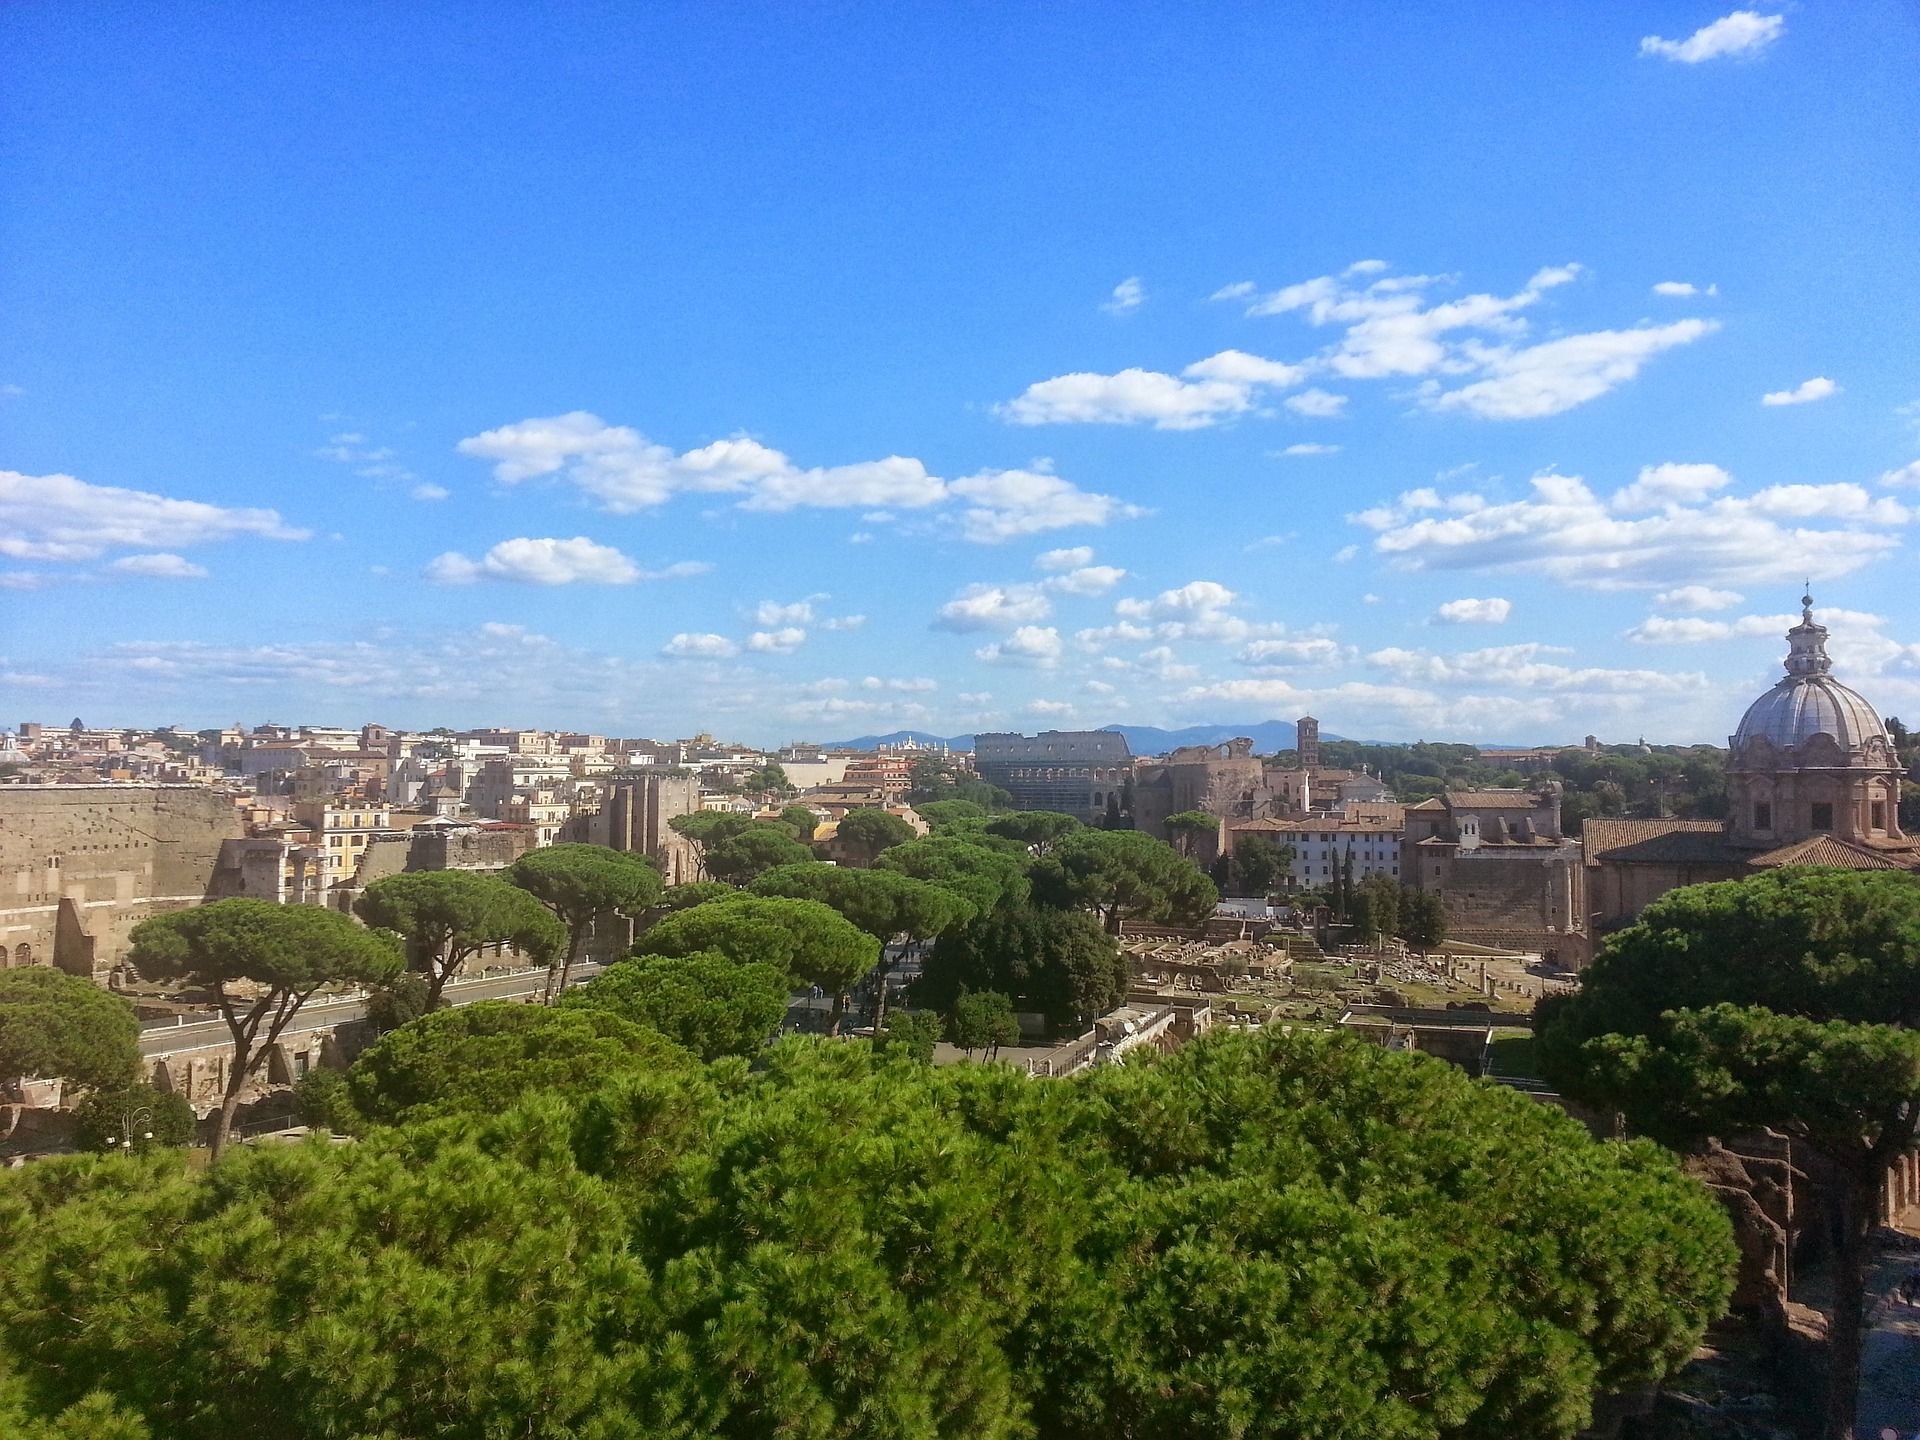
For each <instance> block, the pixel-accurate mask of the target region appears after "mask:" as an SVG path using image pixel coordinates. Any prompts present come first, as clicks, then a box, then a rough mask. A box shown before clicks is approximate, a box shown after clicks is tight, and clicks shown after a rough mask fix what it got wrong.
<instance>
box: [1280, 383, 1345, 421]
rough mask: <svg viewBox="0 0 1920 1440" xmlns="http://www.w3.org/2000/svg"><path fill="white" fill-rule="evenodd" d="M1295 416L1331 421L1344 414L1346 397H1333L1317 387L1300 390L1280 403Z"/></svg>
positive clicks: (1329, 392)
mask: <svg viewBox="0 0 1920 1440" xmlns="http://www.w3.org/2000/svg"><path fill="white" fill-rule="evenodd" d="M1280 403H1281V404H1282V405H1285V406H1286V407H1287V409H1289V410H1291V411H1293V413H1294V414H1296V415H1305V416H1307V417H1308V418H1310V419H1314V420H1332V419H1336V418H1338V417H1339V416H1341V415H1343V414H1345V413H1346V409H1347V397H1346V396H1345V395H1335V394H1334V393H1332V392H1331V391H1329V390H1322V389H1320V388H1319V387H1318V386H1315V387H1314V388H1312V389H1308V390H1302V391H1301V392H1300V393H1299V394H1298V395H1289V396H1288V397H1287V398H1286V399H1285V400H1282V401H1281V402H1280Z"/></svg>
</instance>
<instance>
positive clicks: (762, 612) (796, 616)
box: [753, 595, 828, 626]
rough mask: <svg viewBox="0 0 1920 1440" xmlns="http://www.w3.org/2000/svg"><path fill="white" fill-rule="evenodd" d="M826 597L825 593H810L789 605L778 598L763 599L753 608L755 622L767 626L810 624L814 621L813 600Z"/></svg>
mask: <svg viewBox="0 0 1920 1440" xmlns="http://www.w3.org/2000/svg"><path fill="white" fill-rule="evenodd" d="M826 598H828V597H826V596H825V595H809V596H808V597H807V598H806V599H804V600H795V601H794V602H793V603H791V604H789V605H782V604H781V603H780V602H779V601H777V600H762V601H761V602H760V603H759V604H758V605H756V606H754V608H753V623H754V624H756V625H766V626H774V625H810V624H812V623H813V602H814V601H815V600H825V599H826Z"/></svg>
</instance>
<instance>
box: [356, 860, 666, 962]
mask: <svg viewBox="0 0 1920 1440" xmlns="http://www.w3.org/2000/svg"><path fill="white" fill-rule="evenodd" d="M507 879H508V880H510V881H512V882H513V883H514V884H515V885H518V886H519V887H520V888H521V889H522V890H525V891H526V892H527V893H528V894H530V895H532V896H533V898H534V899H536V900H538V901H539V902H540V903H541V904H542V905H544V906H546V907H547V909H549V910H551V911H552V912H553V913H554V915H555V916H556V917H557V918H558V919H559V921H560V923H561V924H563V925H565V926H566V927H567V929H568V930H569V932H571V933H570V935H569V939H568V944H569V946H570V947H571V948H572V949H573V950H575V951H577V950H578V942H579V936H580V934H581V932H583V931H584V930H585V929H586V927H587V926H589V925H591V924H592V923H593V921H594V920H595V919H596V918H597V917H599V916H601V915H613V914H619V915H637V914H639V913H640V912H641V911H642V910H645V909H646V908H647V907H648V906H649V905H652V904H653V903H654V902H655V901H656V900H658V899H659V898H660V892H661V889H662V884H661V880H660V872H659V871H658V870H656V869H654V867H653V865H652V863H651V862H650V861H648V860H647V858H646V857H645V856H644V855H636V854H633V853H631V852H629V851H625V850H610V849H608V848H607V847H606V846H604V845H548V846H546V847H545V848H544V849H540V850H529V851H528V852H527V853H526V854H524V855H522V856H521V857H520V858H519V859H518V860H516V861H514V862H513V864H512V865H511V866H509V867H508V869H507ZM368 888H369V889H371V888H372V887H368Z"/></svg>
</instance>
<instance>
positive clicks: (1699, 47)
mask: <svg viewBox="0 0 1920 1440" xmlns="http://www.w3.org/2000/svg"><path fill="white" fill-rule="evenodd" d="M1786 28H1787V21H1786V17H1785V16H1784V15H1762V14H1760V13H1759V12H1758V11H1756V10H1735V11H1734V12H1733V13H1732V14H1731V15H1722V16H1721V17H1720V18H1719V19H1718V20H1716V21H1714V22H1713V23H1712V24H1711V25H1702V26H1701V27H1700V28H1699V29H1698V30H1696V31H1694V32H1693V34H1691V35H1689V36H1687V38H1686V39H1684V40H1665V39H1662V38H1661V37H1660V36H1658V35H1645V36H1642V37H1641V40H1640V53H1641V54H1642V55H1657V56H1659V57H1660V58H1661V59H1662V60H1673V61H1676V62H1678V63H1679V64H1682V65H1698V64H1700V63H1701V62H1702V61H1706V60H1721V59H1726V58H1728V57H1731V56H1749V57H1750V56H1754V55H1758V54H1760V52H1761V51H1763V50H1765V49H1766V48H1767V47H1768V46H1769V45H1772V44H1773V42H1774V41H1776V40H1778V39H1779V38H1780V37H1781V35H1782V34H1784V33H1785V31H1786Z"/></svg>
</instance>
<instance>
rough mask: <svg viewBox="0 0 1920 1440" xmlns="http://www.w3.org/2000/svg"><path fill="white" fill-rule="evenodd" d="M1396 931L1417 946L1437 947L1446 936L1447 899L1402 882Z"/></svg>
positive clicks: (1425, 947) (1426, 948) (1424, 948)
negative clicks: (1397, 928) (1398, 921)
mask: <svg viewBox="0 0 1920 1440" xmlns="http://www.w3.org/2000/svg"><path fill="white" fill-rule="evenodd" d="M1398 933H1399V936H1400V938H1401V939H1402V940H1404V941H1406V942H1407V944H1409V945H1411V946H1412V947H1413V948H1414V949H1416V950H1437V949H1439V948H1440V946H1441V945H1442V944H1443V943H1444V942H1445V940H1446V938H1447V906H1446V902H1445V901H1444V900H1442V899H1441V898H1440V897H1439V896H1438V895H1436V894H1434V893H1432V892H1431V891H1428V890H1416V889H1414V888H1413V887H1412V886H1410V885H1406V886H1402V887H1401V889H1400V924H1399V930H1398Z"/></svg>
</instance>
